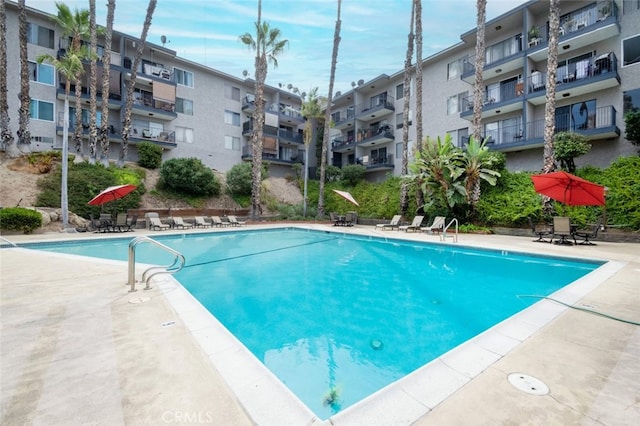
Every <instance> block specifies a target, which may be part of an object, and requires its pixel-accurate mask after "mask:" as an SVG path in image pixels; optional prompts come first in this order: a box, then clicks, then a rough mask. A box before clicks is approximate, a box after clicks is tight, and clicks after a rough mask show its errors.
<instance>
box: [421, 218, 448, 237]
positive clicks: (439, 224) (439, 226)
mask: <svg viewBox="0 0 640 426" xmlns="http://www.w3.org/2000/svg"><path fill="white" fill-rule="evenodd" d="M446 220H447V218H446V217H444V216H436V217H435V218H434V219H433V223H432V224H431V226H423V227H421V228H420V230H421V231H422V232H429V233H432V234H433V233H434V232H442V230H443V229H444V225H445V222H446Z"/></svg>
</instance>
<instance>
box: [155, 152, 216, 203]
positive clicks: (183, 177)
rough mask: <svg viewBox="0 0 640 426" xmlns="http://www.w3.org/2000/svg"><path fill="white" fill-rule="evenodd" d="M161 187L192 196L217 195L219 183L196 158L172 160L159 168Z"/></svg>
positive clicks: (209, 170) (208, 169)
mask: <svg viewBox="0 0 640 426" xmlns="http://www.w3.org/2000/svg"><path fill="white" fill-rule="evenodd" d="M160 183H161V185H162V186H163V187H166V188H169V189H173V190H175V191H179V192H185V193H187V194H193V195H219V194H220V181H219V180H218V178H216V176H215V175H214V174H213V172H212V171H211V169H210V168H208V167H207V166H205V165H204V164H203V163H202V161H200V159H198V158H172V159H171V160H167V161H165V162H164V164H162V167H161V168H160Z"/></svg>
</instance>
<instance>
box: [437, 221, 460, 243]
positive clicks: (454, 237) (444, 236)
mask: <svg viewBox="0 0 640 426" xmlns="http://www.w3.org/2000/svg"><path fill="white" fill-rule="evenodd" d="M454 223H455V225H456V227H455V230H456V233H455V234H453V235H449V237H450V238H451V240H452V241H453V242H454V243H457V242H458V219H456V218H455V217H454V218H453V219H452V220H451V222H449V224H448V225H447V226H445V227H444V228H443V229H442V233H441V234H440V241H446V240H447V230H448V229H449V228H450V227H451V225H453V224H454Z"/></svg>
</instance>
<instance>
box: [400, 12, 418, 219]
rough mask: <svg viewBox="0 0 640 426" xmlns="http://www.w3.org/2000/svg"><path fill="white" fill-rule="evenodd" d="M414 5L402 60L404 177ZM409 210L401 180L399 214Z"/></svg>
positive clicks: (405, 186) (406, 187)
mask: <svg viewBox="0 0 640 426" xmlns="http://www.w3.org/2000/svg"><path fill="white" fill-rule="evenodd" d="M415 14H416V3H415V2H412V3H411V23H410V25H409V41H408V43H407V56H406V57H405V60H404V87H403V88H404V104H403V111H402V169H401V171H400V174H401V175H402V176H406V175H407V172H408V165H409V152H408V151H409V102H410V101H411V99H410V97H411V90H410V84H411V71H412V67H411V58H412V57H413V45H414V40H415V39H414V35H413V23H414V22H415ZM407 210H409V182H408V181H407V180H406V179H403V180H402V184H401V185H400V213H402V214H403V215H406V214H407Z"/></svg>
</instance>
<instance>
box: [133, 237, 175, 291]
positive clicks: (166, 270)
mask: <svg viewBox="0 0 640 426" xmlns="http://www.w3.org/2000/svg"><path fill="white" fill-rule="evenodd" d="M140 243H151V244H155V245H156V246H158V247H160V248H161V249H163V250H165V251H167V252H169V253H171V254H173V255H174V256H175V257H174V259H173V263H171V264H169V265H165V266H152V267H150V268H148V269H146V270H145V271H144V272H143V273H142V278H141V279H140V281H141V282H144V283H145V287H144V289H145V290H150V289H151V286H150V285H149V280H150V279H151V277H153V276H154V275H158V274H174V273H176V272H178V271H180V270H181V269H182V268H183V267H184V263H185V258H184V255H183V254H182V253H180V252H178V251H176V250H174V249H172V248H171V247H167V246H165V245H164V244H162V243H160V242H158V241H156V240H154V239H153V238H149V237H147V236H144V235H143V236H140V237H136V238H134V239H132V240H131V242H129V277H128V282H127V285H130V286H131V289H130V290H129V292H130V293H132V292H134V291H136V246H137V245H138V244H140ZM178 260H180V265H178V266H176V265H177V263H178ZM156 269H157V271H155V272H153V273H151V274H150V275H149V276H147V273H149V272H150V271H152V270H156Z"/></svg>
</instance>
